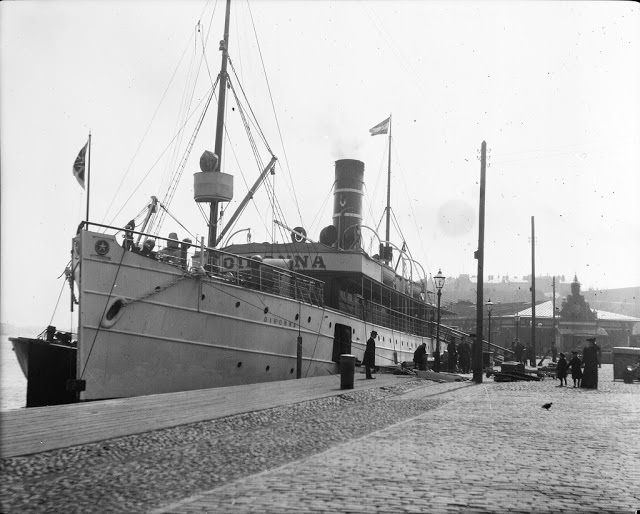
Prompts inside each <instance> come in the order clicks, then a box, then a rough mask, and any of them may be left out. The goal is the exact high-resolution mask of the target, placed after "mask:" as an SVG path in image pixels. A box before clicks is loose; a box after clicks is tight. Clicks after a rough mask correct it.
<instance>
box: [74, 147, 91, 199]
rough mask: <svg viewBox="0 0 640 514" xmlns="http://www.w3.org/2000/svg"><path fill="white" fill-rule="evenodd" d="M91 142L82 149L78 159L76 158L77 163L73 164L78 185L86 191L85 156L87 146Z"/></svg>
mask: <svg viewBox="0 0 640 514" xmlns="http://www.w3.org/2000/svg"><path fill="white" fill-rule="evenodd" d="M88 145H89V142H88V141H87V142H86V143H85V145H84V146H83V147H82V149H81V150H80V152H79V153H78V157H76V162H74V163H73V176H74V177H76V180H77V181H78V184H80V185H81V186H82V189H84V169H85V155H86V153H87V146H88Z"/></svg>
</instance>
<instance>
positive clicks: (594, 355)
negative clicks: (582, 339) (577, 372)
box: [582, 337, 598, 389]
mask: <svg viewBox="0 0 640 514" xmlns="http://www.w3.org/2000/svg"><path fill="white" fill-rule="evenodd" d="M587 341H588V343H589V345H588V346H586V347H585V349H584V350H583V351H582V363H583V364H584V371H583V372H582V387H583V388H586V389H598V349H597V348H596V338H595V337H590V338H588V339H587Z"/></svg>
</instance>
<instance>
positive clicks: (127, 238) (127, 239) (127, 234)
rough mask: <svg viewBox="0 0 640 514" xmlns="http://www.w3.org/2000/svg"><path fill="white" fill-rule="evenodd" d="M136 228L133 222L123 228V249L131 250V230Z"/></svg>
mask: <svg viewBox="0 0 640 514" xmlns="http://www.w3.org/2000/svg"><path fill="white" fill-rule="evenodd" d="M134 228H136V222H135V220H131V221H130V222H129V223H127V224H126V225H125V226H124V249H125V250H127V251H130V250H133V229H134Z"/></svg>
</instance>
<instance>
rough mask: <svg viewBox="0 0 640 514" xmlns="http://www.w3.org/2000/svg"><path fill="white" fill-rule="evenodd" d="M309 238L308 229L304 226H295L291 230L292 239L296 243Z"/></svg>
mask: <svg viewBox="0 0 640 514" xmlns="http://www.w3.org/2000/svg"><path fill="white" fill-rule="evenodd" d="M306 240H307V231H306V230H305V229H304V228H302V227H295V228H294V229H293V230H292V231H291V241H292V242H294V243H303V242H304V241H306Z"/></svg>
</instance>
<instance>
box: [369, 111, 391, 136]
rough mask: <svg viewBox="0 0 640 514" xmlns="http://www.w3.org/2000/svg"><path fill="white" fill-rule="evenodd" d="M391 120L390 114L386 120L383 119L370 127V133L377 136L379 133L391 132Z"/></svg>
mask: <svg viewBox="0 0 640 514" xmlns="http://www.w3.org/2000/svg"><path fill="white" fill-rule="evenodd" d="M390 122H391V116H389V117H388V118H387V119H386V120H384V121H381V122H380V123H378V124H377V125H376V126H375V127H373V128H370V129H369V133H370V134H371V135H372V136H377V135H378V134H386V133H388V132H389V123H390Z"/></svg>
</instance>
